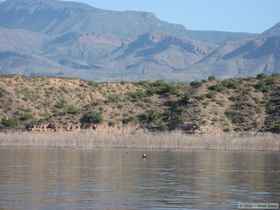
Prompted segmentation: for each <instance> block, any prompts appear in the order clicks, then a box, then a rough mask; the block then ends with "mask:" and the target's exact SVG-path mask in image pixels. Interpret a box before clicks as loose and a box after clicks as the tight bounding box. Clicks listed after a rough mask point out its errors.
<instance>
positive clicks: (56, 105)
mask: <svg viewBox="0 0 280 210" xmlns="http://www.w3.org/2000/svg"><path fill="white" fill-rule="evenodd" d="M65 105H66V101H65V100H64V99H60V100H59V101H58V102H57V103H56V104H55V108H57V109H63V108H64V107H65Z"/></svg>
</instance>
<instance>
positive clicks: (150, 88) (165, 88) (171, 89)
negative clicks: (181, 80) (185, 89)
mask: <svg viewBox="0 0 280 210" xmlns="http://www.w3.org/2000/svg"><path fill="white" fill-rule="evenodd" d="M139 84H140V85H142V86H143V87H144V88H145V90H146V93H147V95H149V96H151V95H155V94H157V95H163V94H173V95H176V94H178V90H177V86H176V85H174V84H171V83H168V82H165V81H162V80H158V81H155V82H140V83H139Z"/></svg>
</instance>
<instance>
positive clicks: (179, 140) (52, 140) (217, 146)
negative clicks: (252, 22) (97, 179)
mask: <svg viewBox="0 0 280 210" xmlns="http://www.w3.org/2000/svg"><path fill="white" fill-rule="evenodd" d="M0 146H47V147H74V148H82V149H94V148H131V149H149V150H193V149H202V150H204V149H211V150H246V151H249V150H252V151H280V136H279V135H273V134H269V133H267V134H264V135H258V136H253V135H250V136H240V135H225V136H206V135H205V136H203V135H202V136H192V135H185V134H183V133H181V132H172V133H157V134H151V133H144V132H141V133H137V134H133V135H132V134H127V135H114V134H106V133H103V134H102V133H96V132H89V131H86V132H73V133H27V132H26V133H20V132H19V133H0Z"/></svg>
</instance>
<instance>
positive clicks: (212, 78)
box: [208, 76, 216, 81]
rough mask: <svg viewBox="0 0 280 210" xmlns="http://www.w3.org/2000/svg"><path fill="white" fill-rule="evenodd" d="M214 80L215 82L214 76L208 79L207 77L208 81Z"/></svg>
mask: <svg viewBox="0 0 280 210" xmlns="http://www.w3.org/2000/svg"><path fill="white" fill-rule="evenodd" d="M214 80H216V77H215V76H209V77H208V81H214Z"/></svg>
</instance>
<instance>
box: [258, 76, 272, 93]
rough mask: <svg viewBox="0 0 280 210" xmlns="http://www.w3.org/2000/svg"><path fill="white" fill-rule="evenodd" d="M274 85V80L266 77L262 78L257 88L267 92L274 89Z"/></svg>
mask: <svg viewBox="0 0 280 210" xmlns="http://www.w3.org/2000/svg"><path fill="white" fill-rule="evenodd" d="M272 87H273V80H272V79H269V78H268V79H265V80H260V81H259V82H258V83H257V84H256V85H255V89H256V90H258V91H260V92H264V93H267V92H269V91H271V90H272Z"/></svg>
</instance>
